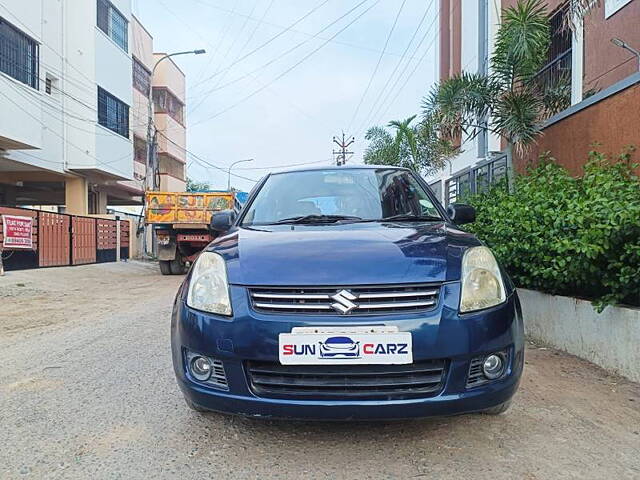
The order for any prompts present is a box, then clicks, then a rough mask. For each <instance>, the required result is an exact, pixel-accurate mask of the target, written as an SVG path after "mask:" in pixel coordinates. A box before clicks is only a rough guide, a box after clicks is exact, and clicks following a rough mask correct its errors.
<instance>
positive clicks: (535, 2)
mask: <svg viewBox="0 0 640 480" xmlns="http://www.w3.org/2000/svg"><path fill="white" fill-rule="evenodd" d="M549 43H550V33H549V19H548V13H547V9H546V6H545V4H544V3H543V2H542V1H541V0H520V1H519V2H518V3H517V4H516V5H515V6H513V7H509V8H507V9H505V10H503V12H502V23H501V25H500V28H499V29H498V32H497V35H496V42H495V51H494V54H493V57H492V58H491V68H490V69H489V72H490V73H489V74H486V75H485V74H481V73H467V72H463V73H461V74H459V75H455V76H453V77H451V78H450V79H448V80H445V81H444V82H442V83H440V84H439V85H437V86H436V87H435V88H434V89H433V90H432V91H431V93H430V94H429V95H428V96H427V97H426V98H425V100H424V101H423V109H424V114H425V116H426V117H429V118H433V119H434V121H435V123H436V125H437V129H438V130H439V132H440V134H441V135H442V136H443V137H444V138H460V137H461V136H463V137H473V136H475V135H477V134H478V133H480V132H481V131H489V132H492V133H495V134H497V135H499V136H501V137H502V138H504V139H505V140H506V142H507V153H508V169H507V170H508V171H507V174H508V179H509V184H510V185H512V184H513V169H512V166H511V159H512V158H511V157H512V155H511V153H512V151H513V149H515V150H517V151H520V152H521V151H523V150H526V148H527V147H528V146H529V145H530V144H531V143H533V142H534V141H535V140H536V139H537V137H538V136H539V135H540V132H541V127H542V122H541V120H542V119H543V118H544V116H545V115H548V108H547V106H548V105H549V104H550V103H549V102H545V99H544V95H545V91H544V89H543V88H541V86H539V84H538V83H537V82H535V81H534V77H535V75H536V73H537V72H538V71H539V70H540V68H541V67H542V66H543V65H544V63H545V62H546V59H547V52H548V49H549Z"/></svg>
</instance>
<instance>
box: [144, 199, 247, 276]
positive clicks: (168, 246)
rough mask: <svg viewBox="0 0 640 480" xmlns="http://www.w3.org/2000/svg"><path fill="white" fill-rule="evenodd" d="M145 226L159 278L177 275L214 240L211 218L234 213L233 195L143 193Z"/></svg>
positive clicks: (235, 205) (234, 200)
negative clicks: (223, 212) (150, 229)
mask: <svg viewBox="0 0 640 480" xmlns="http://www.w3.org/2000/svg"><path fill="white" fill-rule="evenodd" d="M145 196H146V198H145V200H146V203H145V204H146V209H145V223H147V224H150V225H153V230H154V238H155V239H156V240H155V241H156V246H157V255H158V262H159V264H160V272H161V273H162V274H163V275H180V274H183V273H184V272H185V270H186V266H187V263H191V262H193V261H194V260H195V259H196V258H197V257H198V254H199V253H200V251H201V250H202V249H203V248H204V247H206V246H207V245H208V244H209V242H211V240H213V239H214V238H215V232H212V231H211V230H210V229H209V222H210V221H211V215H212V214H213V213H214V212H217V211H221V210H234V209H235V210H237V209H239V207H240V205H239V203H238V201H237V200H236V196H235V193H234V192H209V193H190V192H147V193H146V194H145Z"/></svg>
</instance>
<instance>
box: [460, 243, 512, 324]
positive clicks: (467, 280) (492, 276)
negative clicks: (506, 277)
mask: <svg viewBox="0 0 640 480" xmlns="http://www.w3.org/2000/svg"><path fill="white" fill-rule="evenodd" d="M506 299H507V295H506V293H505V290H504V282H503V281H502V275H500V269H499V268H498V262H496V259H495V257H494V256H493V253H491V250H489V249H488V248H487V247H472V248H469V249H468V250H467V251H466V252H464V256H463V257H462V293H461V296H460V312H461V313H464V312H473V311H475V310H482V309H484V308H489V307H493V306H494V305H499V304H501V303H502V302H504V301H505V300H506Z"/></svg>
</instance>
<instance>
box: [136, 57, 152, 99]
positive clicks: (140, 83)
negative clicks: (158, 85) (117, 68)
mask: <svg viewBox="0 0 640 480" xmlns="http://www.w3.org/2000/svg"><path fill="white" fill-rule="evenodd" d="M133 88H135V89H136V90H138V91H139V92H140V93H143V94H144V95H145V96H147V97H148V96H149V89H150V88H151V72H150V71H149V70H147V67H145V66H144V65H143V64H142V63H140V61H139V60H138V59H137V58H134V59H133Z"/></svg>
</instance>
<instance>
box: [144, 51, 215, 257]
mask: <svg viewBox="0 0 640 480" xmlns="http://www.w3.org/2000/svg"><path fill="white" fill-rule="evenodd" d="M203 53H206V52H205V50H204V49H198V50H188V51H186V52H174V53H168V54H165V55H163V56H162V57H160V58H159V59H158V60H156V62H155V63H154V64H153V69H152V70H151V74H150V75H149V91H148V92H147V168H146V170H145V176H144V190H145V193H146V192H147V191H149V190H153V191H156V190H158V189H159V188H160V185H159V183H160V182H159V180H158V176H159V175H158V172H159V168H158V155H157V153H158V152H157V148H158V145H157V139H158V130H157V129H156V126H155V123H154V122H153V116H154V111H153V75H154V74H155V73H156V68H157V67H158V64H160V62H162V61H163V60H166V59H167V58H171V57H175V56H177V55H191V54H193V55H202V54H203ZM142 198H143V208H144V209H147V208H149V206H148V205H146V204H145V203H144V202H146V195H144V196H143V197H142ZM138 231H140V229H138ZM149 231H151V232H152V233H151V236H152V238H153V230H150V229H149V225H147V224H146V223H145V224H144V225H143V227H142V238H143V240H142V244H143V245H144V253H145V254H146V255H149V249H148V248H147V247H148V245H147V237H148V235H149ZM151 250H152V252H153V251H154V250H155V242H153V243H152V249H151Z"/></svg>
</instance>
